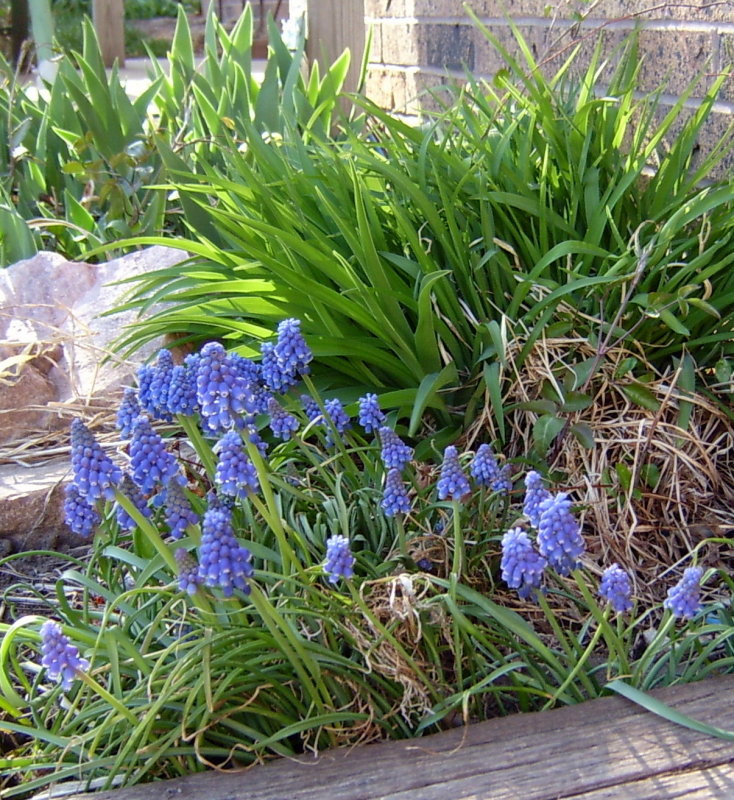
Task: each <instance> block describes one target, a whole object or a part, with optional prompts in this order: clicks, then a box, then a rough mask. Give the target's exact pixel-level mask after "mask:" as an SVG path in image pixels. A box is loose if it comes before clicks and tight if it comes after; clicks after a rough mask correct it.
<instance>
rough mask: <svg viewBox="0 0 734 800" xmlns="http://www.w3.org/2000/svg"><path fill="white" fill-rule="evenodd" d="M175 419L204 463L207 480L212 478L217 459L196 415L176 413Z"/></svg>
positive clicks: (215, 469)
mask: <svg viewBox="0 0 734 800" xmlns="http://www.w3.org/2000/svg"><path fill="white" fill-rule="evenodd" d="M176 421H177V422H178V424H179V425H180V426H181V427H182V428H183V430H184V432H185V433H186V435H187V436H188V437H189V441H190V442H191V445H192V447H193V448H194V450H196V453H197V455H198V456H199V458H200V459H201V463H202V464H203V465H204V469H205V470H206V474H207V476H208V477H209V480H211V481H213V480H214V474H215V473H216V471H217V461H216V458H215V457H214V453H213V452H212V448H211V446H210V445H209V443H208V442H207V441H206V439H205V438H204V434H203V433H202V432H201V429H200V428H199V426H198V424H197V422H196V417H188V416H185V415H184V414H177V415H176Z"/></svg>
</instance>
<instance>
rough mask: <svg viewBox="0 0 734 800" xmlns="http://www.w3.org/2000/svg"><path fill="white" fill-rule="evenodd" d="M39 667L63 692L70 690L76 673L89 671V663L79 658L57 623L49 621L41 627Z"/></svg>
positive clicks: (75, 647)
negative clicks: (59, 685)
mask: <svg viewBox="0 0 734 800" xmlns="http://www.w3.org/2000/svg"><path fill="white" fill-rule="evenodd" d="M40 633H41V666H42V667H45V668H46V672H47V673H48V677H49V678H51V680H53V681H57V682H58V683H60V684H61V688H62V689H63V690H64V691H68V690H69V689H70V688H71V682H72V681H73V680H74V678H75V677H77V673H79V672H86V671H87V670H88V669H89V661H87V659H86V658H81V657H80V655H79V649H78V648H77V646H76V645H74V644H72V643H71V642H70V641H69V638H68V636H66V635H65V634H64V633H63V631H62V630H61V626H60V625H59V624H58V622H54V620H52V619H49V620H46V622H44V623H43V625H41V631H40Z"/></svg>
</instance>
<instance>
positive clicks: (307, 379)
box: [301, 375, 347, 455]
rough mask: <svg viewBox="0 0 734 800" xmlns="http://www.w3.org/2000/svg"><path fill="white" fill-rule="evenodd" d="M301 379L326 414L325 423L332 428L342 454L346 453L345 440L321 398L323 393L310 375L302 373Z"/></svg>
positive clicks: (336, 443)
mask: <svg viewBox="0 0 734 800" xmlns="http://www.w3.org/2000/svg"><path fill="white" fill-rule="evenodd" d="M301 380H302V381H303V382H304V384H305V385H306V388H307V389H308V391H309V392H310V394H311V397H313V399H314V400H315V401H316V404H317V405H318V407H319V410H320V411H321V413H322V414H323V416H324V425H326V426H328V427H329V428H330V429H331V433H332V436H333V437H334V444H335V445H336V447H337V449H338V450H339V452H340V453H341V454H342V455H346V452H347V450H346V447H345V446H344V442H343V441H342V435H341V434H340V433H339V431H338V430H337V429H336V425H334V422H333V420H332V419H331V417H330V416H329V414H328V413H327V411H326V406H325V405H324V401H323V400H322V399H321V395H320V394H319V392H318V390H317V389H316V386H315V385H314V382H313V381H312V380H311V376H310V375H301Z"/></svg>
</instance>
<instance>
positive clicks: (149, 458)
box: [130, 414, 185, 494]
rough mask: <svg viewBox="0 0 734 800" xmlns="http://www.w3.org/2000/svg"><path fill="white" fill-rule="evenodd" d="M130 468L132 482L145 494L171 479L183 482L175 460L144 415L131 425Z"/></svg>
mask: <svg viewBox="0 0 734 800" xmlns="http://www.w3.org/2000/svg"><path fill="white" fill-rule="evenodd" d="M130 466H131V467H132V471H133V473H132V476H133V480H134V481H135V483H137V485H138V486H139V487H140V488H141V489H142V490H143V492H144V493H145V494H150V493H151V492H152V491H153V490H154V489H155V487H156V486H157V485H158V484H163V485H165V484H167V483H168V481H169V480H171V478H176V479H177V480H179V481H180V482H184V481H185V478H184V477H183V475H181V474H180V473H179V470H178V464H177V463H176V459H175V458H174V457H173V456H172V455H171V454H170V453H169V452H168V451H167V450H166V446H165V444H164V442H163V439H162V438H161V436H160V434H159V433H157V432H156V431H155V430H153V427H152V425H151V424H150V420H149V419H148V417H147V416H146V415H145V414H141V415H140V416H139V417H137V419H136V420H135V422H134V423H133V431H132V439H131V440H130Z"/></svg>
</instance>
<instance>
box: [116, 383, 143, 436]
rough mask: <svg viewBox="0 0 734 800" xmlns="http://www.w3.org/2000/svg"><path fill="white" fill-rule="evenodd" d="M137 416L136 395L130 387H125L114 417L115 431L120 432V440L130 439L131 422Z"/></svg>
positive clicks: (138, 412) (138, 405)
mask: <svg viewBox="0 0 734 800" xmlns="http://www.w3.org/2000/svg"><path fill="white" fill-rule="evenodd" d="M139 414H140V403H138V393H137V392H136V391H135V389H133V388H131V387H130V386H126V387H125V389H124V390H123V392H122V400H121V401H120V407H119V408H118V409H117V417H116V426H117V430H119V431H120V438H122V439H129V438H130V435H131V434H132V429H133V422H134V421H135V417H137V416H138V415H139Z"/></svg>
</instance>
